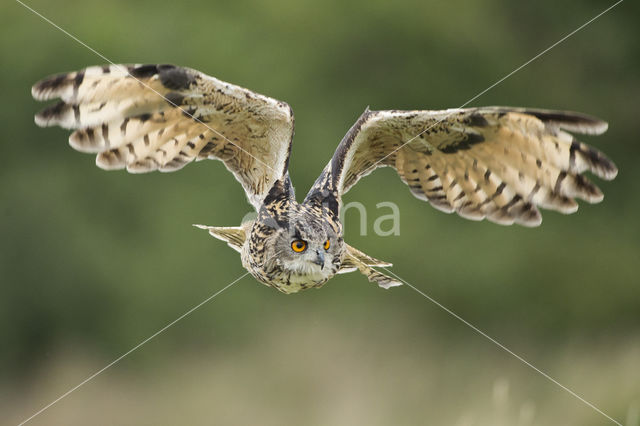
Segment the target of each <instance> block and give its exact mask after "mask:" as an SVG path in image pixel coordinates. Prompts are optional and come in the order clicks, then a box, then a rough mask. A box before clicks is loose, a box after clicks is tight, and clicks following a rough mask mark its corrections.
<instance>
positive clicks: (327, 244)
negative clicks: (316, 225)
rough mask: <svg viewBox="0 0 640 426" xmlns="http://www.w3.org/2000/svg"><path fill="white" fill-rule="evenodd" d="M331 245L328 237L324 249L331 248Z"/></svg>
mask: <svg viewBox="0 0 640 426" xmlns="http://www.w3.org/2000/svg"><path fill="white" fill-rule="evenodd" d="M329 247H331V241H329V239H328V238H327V241H325V242H324V249H325V250H329Z"/></svg>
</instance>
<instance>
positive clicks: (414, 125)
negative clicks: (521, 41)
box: [32, 65, 617, 293]
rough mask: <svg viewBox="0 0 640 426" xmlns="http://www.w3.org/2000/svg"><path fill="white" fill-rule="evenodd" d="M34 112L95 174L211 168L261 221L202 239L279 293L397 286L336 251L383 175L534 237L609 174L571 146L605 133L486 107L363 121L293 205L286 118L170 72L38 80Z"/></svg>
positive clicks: (566, 116) (590, 124)
mask: <svg viewBox="0 0 640 426" xmlns="http://www.w3.org/2000/svg"><path fill="white" fill-rule="evenodd" d="M32 94H33V96H34V97H35V98H36V99H38V100H47V99H53V98H60V99H61V101H60V102H58V103H56V104H54V105H52V106H50V107H48V108H46V109H45V110H43V111H42V112H40V113H39V114H37V115H36V123H37V124H38V125H40V126H53V125H58V126H62V127H64V128H69V129H75V130H74V132H73V133H72V134H71V136H70V137H69V143H70V145H71V146H72V147H73V148H75V149H76V150H78V151H82V152H89V153H95V154H97V157H96V164H97V165H98V167H101V168H103V169H107V170H113V169H124V168H126V169H127V171H129V172H131V173H144V172H150V171H153V170H160V171H164V172H169V171H174V170H178V169H180V168H182V167H183V166H185V165H186V164H188V163H190V162H191V161H193V160H201V159H207V158H209V159H216V160H220V161H222V162H223V163H224V165H225V166H226V167H227V169H228V170H229V171H230V172H231V173H233V175H234V176H235V177H236V179H237V180H238V181H239V182H240V183H241V184H242V186H243V188H244V190H245V193H246V194H247V197H248V198H249V202H250V203H251V204H252V205H253V207H254V208H255V209H256V211H257V212H258V216H257V218H256V219H255V220H252V221H249V222H246V223H244V224H242V226H239V227H209V226H201V225H198V226H200V227H201V228H205V229H207V230H208V231H209V232H210V233H211V235H213V236H215V237H217V238H219V239H222V240H224V241H226V242H227V243H228V244H229V246H231V247H232V248H234V249H235V250H237V251H238V252H240V255H241V259H242V264H243V266H244V267H245V268H246V269H247V270H248V271H249V272H250V273H251V274H252V275H253V276H254V277H255V278H256V279H257V280H258V281H260V282H262V283H264V284H267V285H270V286H272V287H275V288H276V289H278V290H280V291H282V292H284V293H294V292H297V291H299V290H301V289H305V288H310V287H319V286H321V285H322V284H324V283H325V282H326V281H327V280H328V279H330V278H331V277H333V276H334V275H335V274H336V273H343V272H351V271H356V270H358V271H360V272H361V273H363V274H364V275H366V276H367V278H368V279H369V280H370V281H372V282H376V283H378V284H379V285H380V286H382V287H385V288H387V287H390V286H393V285H398V284H400V283H399V282H398V281H397V280H395V279H393V278H391V277H389V276H387V275H384V274H383V273H381V272H379V271H377V270H376V269H374V268H375V267H377V266H378V267H379V266H391V264H389V263H387V262H382V261H380V260H377V259H374V258H373V257H370V256H368V255H366V254H364V253H362V252H360V251H358V250H356V249H355V248H353V247H351V246H349V245H348V244H346V243H345V242H344V241H343V238H342V235H343V233H342V225H341V224H340V220H339V212H340V207H341V199H342V196H343V194H345V193H346V192H347V191H348V190H349V189H350V188H351V187H352V186H353V185H355V183H356V182H357V181H358V180H359V179H360V178H361V177H363V176H365V175H367V174H369V173H370V172H371V171H373V170H374V169H376V168H378V167H384V166H388V167H393V168H394V169H395V170H396V171H397V172H398V175H399V176H400V179H402V181H404V182H405V183H406V184H407V185H408V186H409V189H410V190H411V192H412V193H413V194H414V195H415V196H416V197H418V198H420V199H423V200H425V201H428V202H429V203H430V204H431V205H432V206H434V207H436V208H437V209H439V210H442V211H445V212H449V213H450V212H456V213H457V214H459V215H460V216H463V217H465V218H468V219H473V220H481V219H484V218H487V219H488V220H490V221H493V222H497V223H500V224H505V225H507V224H512V223H518V224H521V225H525V226H537V225H539V224H540V222H541V220H542V219H541V216H540V212H539V211H538V209H537V206H540V207H543V208H547V209H553V210H557V211H560V212H563V213H572V212H574V211H576V209H577V208H578V205H577V203H576V202H575V201H574V198H580V199H583V200H585V201H587V202H590V203H595V202H599V201H601V200H602V197H603V196H602V193H601V192H600V190H599V189H598V188H597V187H596V186H595V185H594V184H592V183H591V182H590V181H589V180H587V179H586V178H585V177H584V176H583V175H582V173H583V172H585V171H589V172H591V173H593V174H595V175H596V176H598V177H600V178H603V179H607V180H610V179H613V178H614V177H615V176H616V173H617V169H616V167H615V166H614V164H613V163H612V162H611V161H610V160H609V159H607V158H606V157H605V156H604V155H603V154H602V153H601V152H599V151H597V150H595V149H593V148H591V147H589V146H587V145H585V144H584V143H582V142H579V141H578V140H576V139H575V138H574V137H573V136H572V135H571V134H570V133H568V132H573V133H584V134H600V133H602V132H604V131H605V130H606V129H607V124H606V123H605V122H603V121H600V120H598V119H596V118H593V117H590V116H587V115H584V114H579V113H575V112H563V111H550V110H542V109H528V108H511V107H484V108H468V109H449V110H442V111H398V110H391V111H369V110H368V109H367V110H366V111H365V112H364V113H363V114H362V115H361V116H360V118H359V119H358V120H357V121H356V123H355V124H354V125H353V127H352V128H351V129H350V130H349V131H348V132H347V134H346V135H345V137H344V138H343V139H342V141H341V142H340V144H339V145H338V148H337V149H336V152H335V154H334V155H333V157H332V158H331V161H329V164H327V166H326V167H325V168H324V170H323V172H322V173H321V175H320V177H318V179H317V180H316V182H315V184H314V185H313V187H312V188H311V190H310V191H309V193H308V194H307V196H306V197H305V199H304V201H303V202H302V203H298V202H297V201H296V199H295V196H294V192H293V186H292V184H291V180H290V179H289V174H288V167H289V152H290V149H291V142H292V140H293V113H292V111H291V108H290V107H289V105H287V104H286V103H283V102H279V101H277V100H274V99H271V98H268V97H265V96H262V95H259V94H257V93H254V92H251V91H249V90H247V89H244V88H241V87H238V86H235V85H232V84H228V83H225V82H222V81H220V80H217V79H215V78H213V77H210V76H207V75H205V74H203V73H201V72H198V71H196V70H193V69H189V68H183V67H177V66H173V65H135V66H122V65H119V66H101V67H100V66H98V67H90V68H86V69H84V70H82V71H78V72H72V73H65V74H60V75H56V76H52V77H49V78H46V79H44V80H42V81H40V82H38V83H37V84H35V85H34V86H33V89H32Z"/></svg>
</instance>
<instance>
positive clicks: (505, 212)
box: [309, 107, 617, 226]
mask: <svg viewBox="0 0 640 426" xmlns="http://www.w3.org/2000/svg"><path fill="white" fill-rule="evenodd" d="M606 129H607V124H606V123H605V122H603V121H601V120H598V119H596V118H593V117H590V116H587V115H584V114H580V113H574V112H563V111H550V110H540V109H524V108H510V107H485V108H471V109H453V110H444V111H365V113H364V114H363V115H362V116H361V117H360V119H359V120H358V122H356V124H355V125H354V126H353V127H352V128H351V130H350V131H349V133H347V135H346V136H345V138H344V139H343V141H342V142H341V144H340V145H339V146H338V149H337V150H336V153H335V154H334V156H333V158H332V159H331V162H330V163H329V164H328V165H327V167H326V168H325V171H324V175H326V176H328V177H327V178H325V179H319V181H318V183H322V181H325V182H326V181H329V182H330V183H331V184H332V185H333V187H334V188H335V191H336V192H337V193H338V194H339V195H338V196H339V197H341V196H342V194H344V193H346V192H347V191H348V190H349V189H350V188H351V187H352V186H353V185H355V183H356V182H357V181H358V180H359V179H360V178H362V177H363V176H366V175H367V174H369V173H371V171H373V169H375V168H376V167H384V166H389V167H393V168H395V169H396V171H397V172H398V175H399V176H400V178H401V179H402V180H403V181H404V182H405V183H406V184H407V185H408V186H409V189H410V190H411V192H412V193H413V195H414V196H416V197H417V198H419V199H422V200H425V201H428V202H429V203H430V204H431V205H432V206H433V207H435V208H437V209H439V210H442V211H444V212H447V213H451V212H457V213H458V214H459V215H460V216H462V217H465V218H467V219H472V220H482V219H484V218H486V219H488V220H490V221H493V222H496V223H499V224H503V225H509V224H512V223H518V224H521V225H525V226H537V225H539V224H540V223H541V221H542V217H541V215H540V213H539V211H538V209H537V207H542V208H546V209H552V210H557V211H560V212H562V213H572V212H575V211H576V210H577V208H578V204H577V203H576V201H575V200H574V199H575V198H577V199H582V200H585V201H587V202H589V203H597V202H600V201H601V200H602V198H603V195H602V192H601V191H600V189H599V188H598V187H597V186H595V185H594V184H593V183H591V182H590V181H589V180H588V179H587V178H586V177H585V176H583V175H582V173H584V172H587V171H588V172H591V173H593V174H594V175H596V176H598V177H600V178H602V179H605V180H611V179H613V178H614V177H615V176H616V174H617V169H616V167H615V165H614V164H613V163H612V162H611V161H610V160H609V159H608V158H607V157H606V156H605V155H604V154H602V153H601V152H599V151H597V150H595V149H594V148H592V147H590V146H588V145H586V144H584V143H582V142H579V141H577V140H576V139H575V138H574V137H573V136H572V135H571V134H569V133H568V132H567V131H572V132H575V133H587V134H600V133H602V132H604V131H606ZM317 190H318V188H315V187H314V188H312V190H311V191H310V192H309V194H312V193H314V191H317Z"/></svg>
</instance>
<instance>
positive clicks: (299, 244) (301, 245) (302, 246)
mask: <svg viewBox="0 0 640 426" xmlns="http://www.w3.org/2000/svg"><path fill="white" fill-rule="evenodd" d="M291 249H292V250H293V251H295V252H296V253H302V252H303V251H305V250H306V249H307V242H306V241H304V240H293V241H292V242H291Z"/></svg>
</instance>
